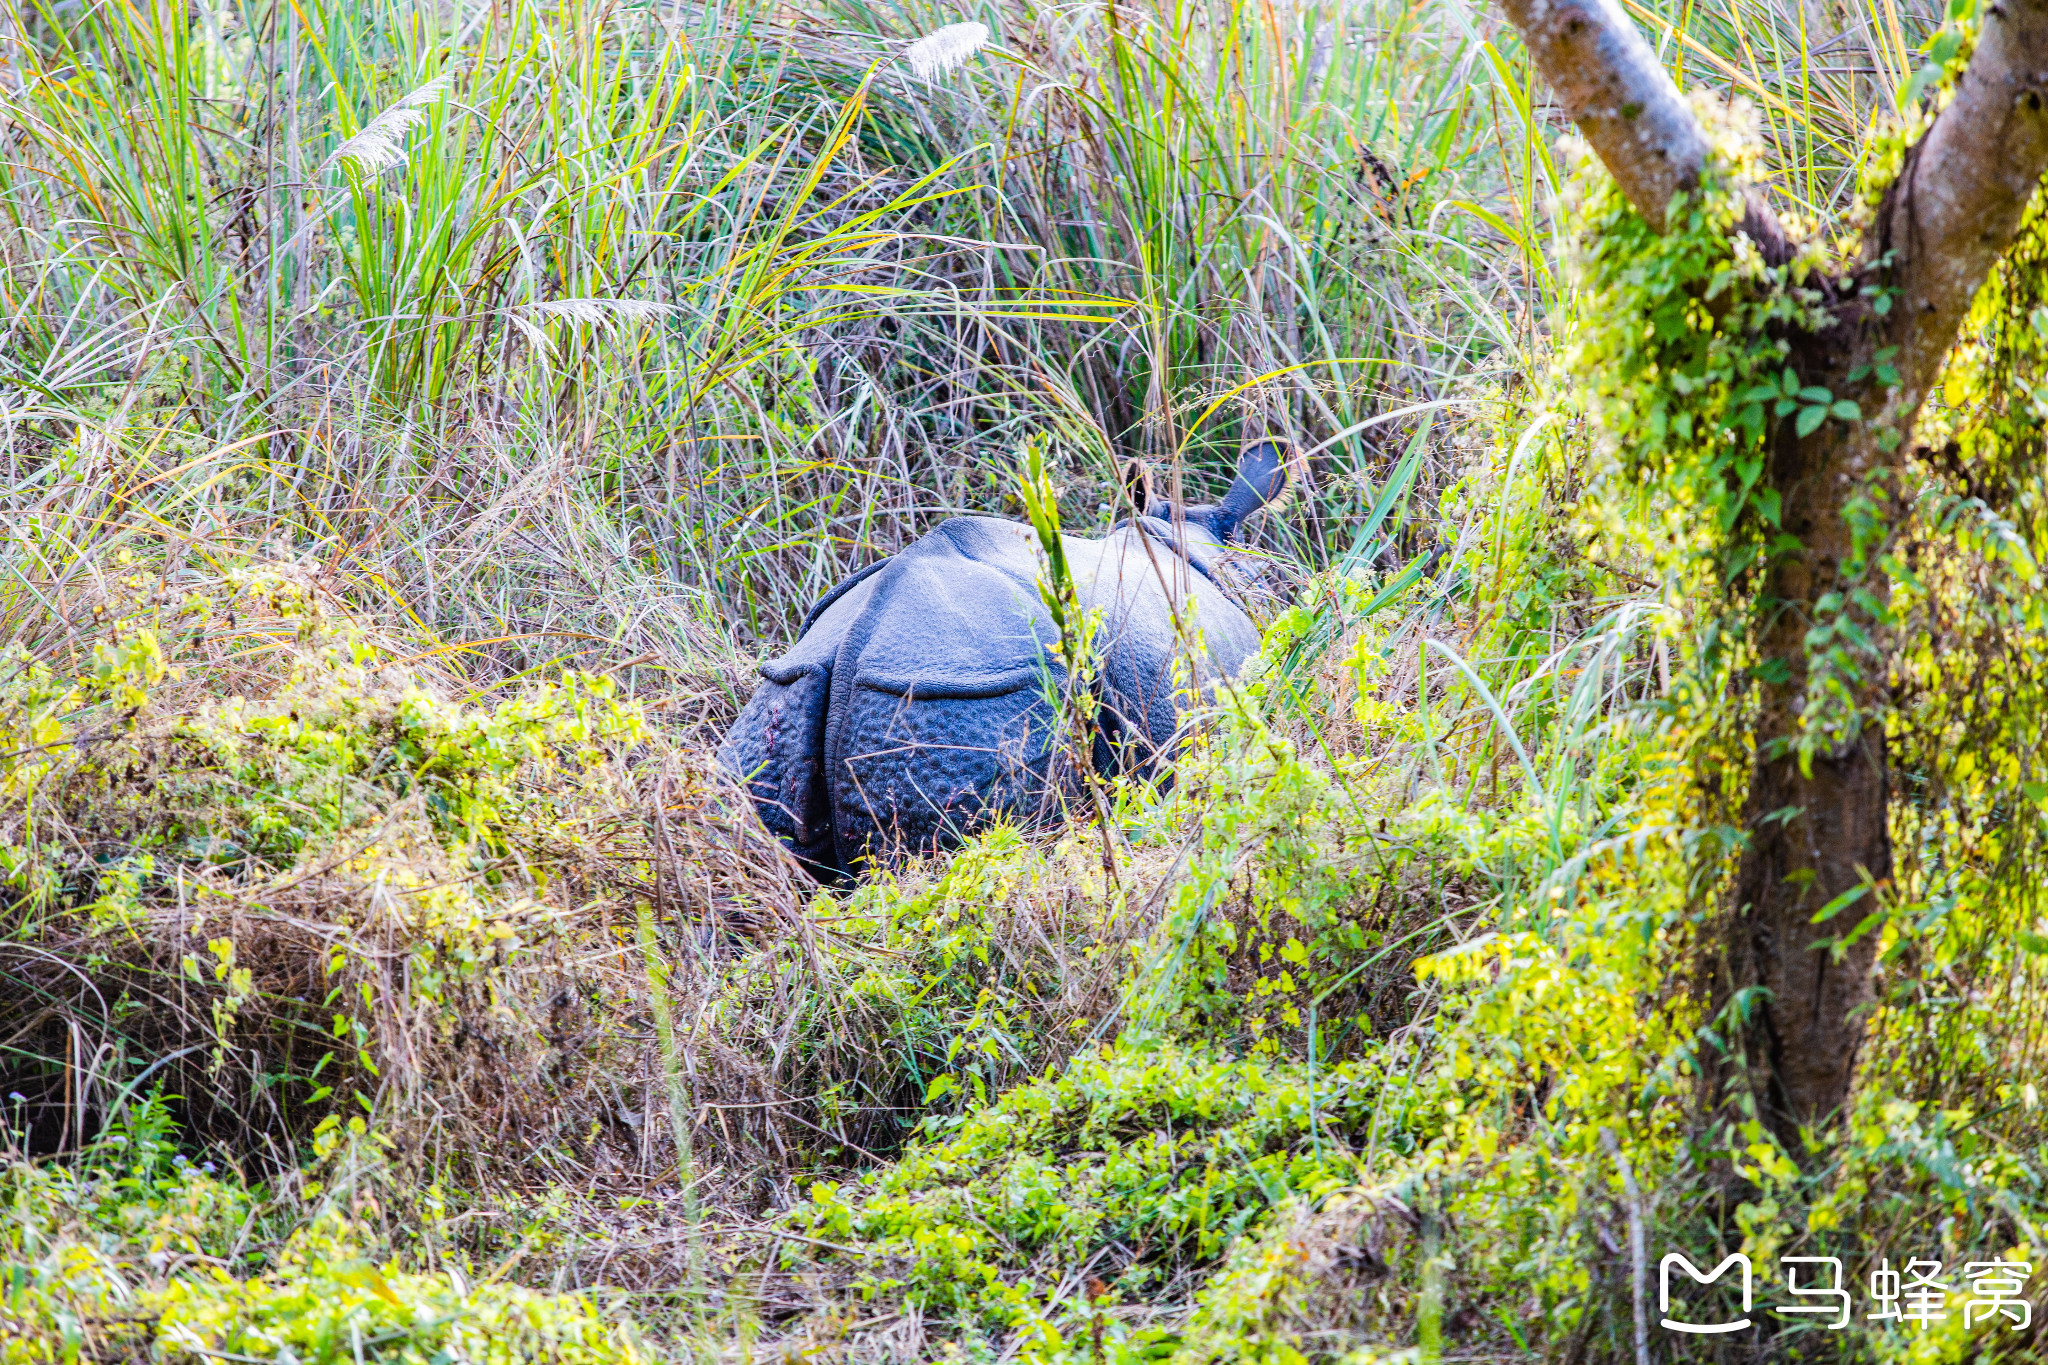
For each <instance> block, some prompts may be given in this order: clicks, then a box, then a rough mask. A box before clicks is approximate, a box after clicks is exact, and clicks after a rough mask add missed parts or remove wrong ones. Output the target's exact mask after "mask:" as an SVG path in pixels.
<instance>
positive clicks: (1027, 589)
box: [719, 447, 1285, 878]
mask: <svg viewBox="0 0 2048 1365" xmlns="http://www.w3.org/2000/svg"><path fill="white" fill-rule="evenodd" d="M1254 449H1255V450H1274V451H1275V453H1274V455H1272V456H1271V457H1270V458H1269V459H1268V460H1267V462H1266V464H1265V465H1257V464H1254V463H1253V461H1252V453H1251V452H1247V462H1248V464H1251V465H1253V467H1252V470H1251V472H1252V474H1253V475H1254V476H1255V477H1257V476H1260V475H1263V476H1264V477H1263V482H1262V483H1261V484H1260V486H1261V487H1265V488H1268V489H1271V490H1273V491H1277V488H1278V486H1280V484H1282V483H1284V478H1285V472H1284V471H1280V472H1278V473H1275V472H1273V471H1274V470H1278V469H1279V464H1278V454H1277V449H1276V448H1272V447H1255V448H1254ZM1268 466H1270V468H1268ZM1265 500H1266V499H1265V497H1264V496H1261V495H1260V494H1259V493H1258V492H1257V491H1255V490H1254V489H1253V488H1252V487H1248V486H1246V484H1245V478H1244V470H1243V468H1241V471H1240V479H1239V482H1238V484H1236V485H1233V488H1232V496H1231V497H1229V498H1226V499H1225V501H1224V503H1223V504H1222V505H1221V506H1220V507H1217V508H1213V509H1208V508H1190V509H1187V511H1186V512H1185V513H1184V514H1183V517H1182V518H1180V519H1178V521H1179V524H1178V525H1176V522H1175V521H1174V520H1168V519H1167V518H1165V517H1161V516H1145V517H1140V518H1138V519H1136V520H1135V521H1132V522H1127V523H1124V524H1122V525H1120V526H1118V527H1117V528H1116V529H1115V530H1113V531H1111V532H1110V533H1109V535H1107V536H1106V537H1104V538H1103V539H1101V540H1083V539H1078V538H1075V537H1071V536H1070V537H1066V538H1065V545H1066V553H1067V558H1068V562H1069V564H1070V566H1071V567H1072V570H1073V573H1074V578H1075V583H1076V586H1077V588H1078V589H1079V591H1080V594H1081V598H1082V602H1083V605H1084V606H1087V607H1091V608H1100V610H1101V612H1102V626H1101V629H1100V630H1099V632H1098V633H1097V636H1096V645H1097V650H1098V653H1099V655H1100V657H1101V663H1102V667H1101V670H1100V677H1099V678H1098V680H1097V693H1098V697H1099V699H1100V703H1101V705H1100V711H1099V715H1100V720H1101V731H1102V738H1101V739H1099V740H1098V741H1097V742H1096V743H1095V745H1094V752H1093V753H1092V754H1091V755H1090V759H1091V761H1092V763H1093V765H1094V766H1095V768H1096V769H1097V770H1098V771H1100V772H1102V773H1104V774H1105V775H1107V774H1113V773H1118V772H1128V773H1137V774H1141V775H1149V774H1150V773H1151V772H1153V771H1154V769H1155V768H1156V766H1157V765H1158V764H1159V763H1160V762H1162V761H1163V760H1164V759H1166V758H1167V757H1168V756H1169V754H1170V751H1171V746H1172V743H1173V739H1174V735H1175V732H1176V730H1177V729H1178V728H1179V725H1180V718H1181V714H1182V712H1184V711H1185V710H1186V709H1187V707H1188V706H1189V705H1190V703H1191V702H1193V701H1194V700H1195V699H1196V698H1197V697H1198V696H1200V695H1202V694H1205V693H1206V692H1207V691H1208V690H1209V689H1211V688H1213V686H1214V685H1215V684H1216V683H1217V682H1218V681H1219V680H1221V679H1224V678H1227V677H1230V676H1232V675H1233V674H1235V673H1236V672H1237V671H1238V670H1239V669H1240V668H1242V667H1243V666H1244V664H1245V663H1246V662H1247V661H1248V660H1249V659H1250V658H1251V657H1252V656H1253V655H1254V654H1256V653H1257V652H1258V648H1259V631H1258V628H1257V626H1256V625H1254V624H1253V622H1252V620H1251V619H1250V617H1248V616H1247V615H1246V614H1245V612H1244V611H1243V610H1242V609H1241V608H1240V607H1239V606H1238V605H1237V604H1236V602H1234V601H1233V600H1232V599H1231V597H1230V596H1229V595H1227V594H1226V593H1225V592H1224V591H1223V589H1222V588H1220V587H1218V586H1217V584H1216V582H1214V581H1212V579H1211V577H1210V574H1211V573H1214V572H1216V571H1217V569H1218V566H1219V564H1220V562H1221V558H1222V556H1223V555H1224V554H1225V552H1226V542H1225V536H1226V535H1227V534H1228V533H1229V532H1230V531H1231V530H1232V529H1234V528H1235V527H1236V526H1237V525H1238V524H1239V523H1240V522H1241V520H1242V518H1243V517H1244V516H1246V515H1248V514H1249V512H1250V511H1252V510H1256V508H1257V507H1258V506H1259V505H1260V504H1261V503H1262V502H1264V501H1265ZM1148 510H1151V511H1154V512H1158V511H1164V510H1167V509H1163V508H1159V507H1153V508H1151V509H1148ZM1219 530H1220V531H1221V532H1223V534H1221V535H1219V534H1218V533H1217V532H1218V531H1219ZM1041 572H1042V568H1041V560H1040V558H1039V554H1038V549H1037V541H1036V538H1035V536H1034V535H1033V533H1032V531H1031V530H1030V528H1029V527H1026V526H1022V525H1019V524H1017V523H1015V522H1010V521H1004V520H1001V519H999V518H995V517H956V518H954V519H953V520H950V521H947V522H944V523H942V524H941V525H939V526H938V527H937V528H935V529H934V530H933V531H931V532H930V533H929V534H928V535H926V536H925V537H924V538H922V539H921V540H919V541H917V542H916V543H915V544H913V545H911V546H910V547H909V548H908V549H906V550H904V551H902V552H901V553H899V554H897V555H895V556H894V557H893V558H890V559H886V560H883V561H882V562H881V563H879V564H876V565H871V566H870V567H869V568H867V569H866V570H863V571H862V572H861V573H859V574H856V575H855V576H854V577H853V578H851V579H848V580H847V581H846V582H845V583H842V584H841V585H840V586H839V587H837V588H835V589H834V590H833V591H832V592H831V593H830V594H828V595H827V596H826V597H825V599H824V600H823V601H821V602H820V603H819V604H818V606H817V607H815V608H813V609H812V614H811V619H810V620H809V621H808V622H807V623H806V626H805V629H804V632H803V634H802V636H801V638H799V639H798V641H797V642H796V644H795V646H793V647H792V648H791V649H790V650H789V652H788V653H786V654H784V655H783V656H782V657H781V658H780V659H776V660H774V661H772V662H770V663H767V664H764V665H762V667H761V677H762V684H761V687H760V689H759V690H758V691H757V692H756V693H755V694H754V697H753V699H752V700H751V701H750V702H749V703H748V704H747V706H746V709H745V710H743V711H742V712H741V713H740V716H739V719H738V720H737V721H736V722H735V723H734V725H733V728H732V731H731V732H730V733H729V734H728V735H727V737H726V740H725V743H724V745H723V746H722V747H721V748H720V750H719V761H720V762H721V764H722V765H723V766H724V767H725V768H726V769H727V770H728V771H729V772H731V773H733V774H734V775H735V776H737V777H739V778H741V779H743V780H745V781H747V782H748V784H749V786H750V789H751V791H752V793H753V796H754V802H755V805H756V807H757V809H758V810H759V811H760V814H761V819H762V821H763V822H764V823H765V824H766V825H767V827H768V828H769V830H770V831H772V832H773V833H774V834H775V835H776V836H777V837H778V838H780V839H781V840H782V841H783V842H784V843H785V844H787V845H788V846H789V847H790V848H791V850H792V851H794V852H795V853H796V854H797V856H798V857H799V858H801V859H802V860H803V861H804V862H805V863H806V864H807V865H809V866H810V867H811V868H812V869H813V870H814V871H815V872H817V873H818V874H820V875H821V876H824V877H827V878H831V877H835V876H840V875H847V874H851V873H853V872H855V871H857V870H858V869H859V868H860V867H861V866H862V865H863V864H864V863H873V862H886V861H887V860H889V858H890V857H892V856H893V855H895V854H897V853H900V852H923V851H929V850H932V849H936V848H941V847H946V846H949V845H952V844H955V843H957V842H959V840H961V839H962V838H964V837H966V836H967V835H969V834H972V833H973V832H974V831H975V830H977V829H978V828H981V827H982V826H985V825H986V824H987V823H989V822H990V821H991V820H993V819H995V818H997V817H999V816H1001V817H1008V818H1010V819H1012V820H1016V821H1018V822H1019V823H1021V824H1024V825H1027V826H1030V825H1037V824H1042V823H1045V822H1047V821H1049V820H1053V819H1056V818H1058V816H1059V814H1060V812H1061V810H1062V809H1063V807H1064V805H1065V804H1066V803H1067V802H1068V801H1069V800H1071V798H1072V797H1073V796H1074V795H1075V794H1076V791H1075V775H1074V774H1073V773H1071V772H1069V771H1067V769H1068V767H1069V766H1070V765H1068V764H1066V763H1065V762H1064V761H1063V760H1062V759H1061V758H1060V750H1061V743H1060V737H1059V735H1058V734H1057V733H1056V731H1057V727H1058V715H1057V712H1056V710H1055V708H1054V706H1053V704H1052V701H1051V700H1050V699H1051V698H1053V697H1056V696H1058V695H1059V694H1060V692H1061V690H1062V689H1063V688H1064V686H1065V683H1066V670H1065V668H1064V667H1063V666H1062V665H1061V664H1060V663H1059V662H1058V661H1057V660H1056V659H1055V658H1054V657H1053V651H1052V648H1051V646H1052V645H1053V643H1054V642H1055V641H1056V640H1057V638H1058V632H1057V631H1056V629H1055V628H1054V626H1053V621H1052V616H1051V613H1050V612H1049V611H1047V609H1046V607H1045V604H1044V602H1043V601H1042V600H1041V599H1040V597H1039V592H1038V577H1039V574H1040V573H1041ZM1177 616H1178V617H1179V618H1180V620H1179V622H1178V624H1177V623H1176V617H1177Z"/></svg>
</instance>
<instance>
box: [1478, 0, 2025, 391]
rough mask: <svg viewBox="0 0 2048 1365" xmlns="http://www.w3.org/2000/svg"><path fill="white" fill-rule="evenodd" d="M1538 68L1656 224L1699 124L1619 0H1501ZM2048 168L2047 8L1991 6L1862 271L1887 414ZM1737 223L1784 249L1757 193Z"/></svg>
mask: <svg viewBox="0 0 2048 1365" xmlns="http://www.w3.org/2000/svg"><path fill="white" fill-rule="evenodd" d="M1500 6H1501V9H1502V10H1503V11H1504V12H1505V13H1506V14H1507V16H1508V18H1509V19H1510V20H1511V21H1512V22H1513V23H1514V25H1515V27H1516V28H1518V29H1520V30H1521V33H1522V41H1523V43H1524V44H1525V45H1526V46H1527V48H1528V50H1529V54H1530V56H1531V57H1532V58H1533V59H1534V61H1535V63H1536V67H1537V69H1538V70H1539V71H1541V72H1542V73H1543V78H1544V80H1545V81H1547V82H1548V83H1549V85H1550V87H1551V89H1552V90H1553V91H1554V92H1555V93H1556V95H1557V97H1558V100H1559V102H1560V103H1561V104H1562V105H1563V106H1564V111H1565V113H1566V114H1567V115H1569V116H1570V118H1571V120H1572V122H1574V123H1575V124H1577V125H1578V128H1579V132H1580V133H1581V134H1582V135H1583V136H1584V137H1585V139H1586V141H1587V142H1588V143H1590V144H1591V145H1592V148H1593V151H1594V152H1595V153H1596V154H1597V155H1598V156H1599V157H1600V160H1601V162H1602V163H1603V164H1605V165H1606V167H1607V170H1608V173H1609V174H1611V175H1612V176H1613V177H1614V179H1615V183H1616V184H1617V185H1619V186H1620V188H1621V191H1622V193H1623V194H1625V195H1626V196H1627V197H1628V201H1629V203H1631V204H1632V205H1634V206H1635V209H1636V211H1637V212H1638V213H1640V214H1642V215H1643V217H1644V218H1645V219H1646V220H1647V221H1648V222H1649V223H1650V225H1651V226H1652V227H1654V228H1656V229H1657V230H1658V231H1660V232H1661V231H1662V230H1663V228H1664V216H1665V211H1666V209H1667V207H1668V206H1669V205H1670V203H1671V197H1672V196H1673V195H1674V194H1677V193H1679V192H1680V191H1683V190H1690V189H1693V188H1695V187H1696V186H1697V185H1698V184H1699V179H1700V173H1701V170H1702V168H1703V167H1704V165H1705V163H1706V157H1707V152H1708V142H1707V137H1706V133H1705V131H1704V130H1703V129H1702V128H1701V127H1700V125H1699V122H1698V120H1696V119H1695V118H1694V117H1693V114H1692V110H1691V109H1690V108H1688V107H1687V105H1686V102H1685V99H1684V97H1683V96H1682V95H1680V94H1679V91H1678V87H1677V86H1676V85H1675V84H1674V83H1673V82H1672V80H1671V77H1670V76H1669V75H1668V74H1667V73H1666V72H1665V70H1664V66H1663V64H1662V63H1661V62H1659V61H1658V60H1657V56H1656V54H1655V53H1654V52H1652V51H1651V50H1650V46H1649V44H1648V43H1646V42H1644V41H1643V36H1642V34H1641V33H1639V32H1637V30H1636V27H1635V25H1634V24H1633V23H1631V22H1630V21H1629V19H1628V17H1627V16H1626V15H1624V14H1623V13H1622V11H1621V8H1620V6H1619V5H1618V4H1617V3H1616V0H1500ZM2044 169H2048V0H1990V3H1988V4H1987V7H1986V10H1985V13H1984V19H1983V24H1982V27H1981V29H1980V30H1979V34H1978V41H1977V50H1976V52H1975V54H1974V55H1973V56H1972V57H1971V59H1970V65H1969V69H1968V70H1967V71H1966V72H1965V73H1964V74H1963V76H1962V78H1961V79H1960V80H1959V81H1958V82H1957V85H1956V91H1955V98H1954V99H1953V100H1952V101H1951V102H1950V103H1949V105H1948V107H1947V108H1946V109H1944V110H1943V111H1942V113H1941V114H1940V116H1939V117H1938V118H1936V119H1935V121H1934V126H1933V127H1932V128H1930V129H1929V130H1928V131H1927V134H1926V136H1924V137H1923V138H1921V140H1920V142H1919V143H1918V145H1916V146H1915V147H1914V148H1913V149H1912V151H1911V152H1910V153H1909V154H1908V156H1907V158H1906V164H1905V168H1904V170H1903V171H1902V172H1901V174H1900V176H1899V179H1898V181H1897V182H1896V183H1895V184H1894V185H1893V186H1892V189H1891V191H1890V192H1889V193H1888V194H1887V196H1886V198H1885V202H1884V204H1883V206H1882V208H1881V209H1880V211H1879V213H1878V217H1877V221H1876V222H1875V224H1874V225H1873V230H1872V234H1871V240H1870V243H1869V259H1868V264H1870V265H1872V266H1875V267H1877V268H1878V270H1879V271H1880V272H1881V277H1882V278H1884V279H1886V280H1887V281H1888V282H1889V283H1890V285H1891V286H1892V287H1894V288H1895V289H1896V290H1897V291H1898V292H1897V296H1896V299H1895V303H1896V305H1897V307H1896V308H1894V309H1893V310H1892V311H1891V313H1890V314H1889V316H1888V317H1886V319H1885V321H1884V322H1883V323H1882V324H1881V326H1880V328H1879V330H1880V331H1881V332H1882V333H1884V334H1885V335H1883V336H1882V341H1883V343H1885V344H1892V345H1897V346H1898V347H1899V348H1900V355H1899V360H1898V362H1897V366H1898V370H1899V373H1900V377H1901V380H1902V381H1903V382H1902V384H1901V387H1900V392H1899V393H1898V394H1897V395H1896V396H1895V398H1894V400H1893V402H1892V405H1891V406H1892V411H1893V412H1894V413H1895V414H1898V415H1899V416H1901V417H1905V418H1908V419H1910V416H1911V414H1912V413H1913V412H1914V411H1915V410H1917V409H1918V407H1919V405H1920V403H1921V400H1922V399H1923V398H1924V397H1925V396H1926V391H1927V386H1928V385H1929V384H1931V383H1932V382H1933V379H1934V375H1935V373H1936V371H1938V370H1939V369H1940V367H1941V361H1942V357H1943V356H1944V355H1945V354H1946V353H1947V350H1948V347H1949V345H1950V343H1951V342H1953V341H1954V340H1955V336H1956V331H1957V329H1958V328H1959V327H1960V326H1961V325H1962V320H1963V315H1964V314H1965V313H1966V312H1967V311H1968V310H1969V306H1970V300H1971V299H1972V298H1973V297H1974V296H1975V295H1976V292H1977V290H1978V288H1979V287H1980V286H1981V285H1982V284H1983V283H1984V281H1985V279H1986V278H1987V277H1988V276H1989V275H1990V273H1991V267H1992V266H1993V265H1994V264H1996V263H1997V261H1998V258H1999V256H2000V255H2002V254H2003V253H2004V251H2005V249H2006V248H2007V247H2008V246H2010V245H2011V244H2012V238H2013V234H2014V233H2015V232H2016V231H2017V230H2018V228H2019V221H2020V215H2021V214H2022V213H2023V212H2024V211H2025V209H2026V206H2027V202H2028V200H2029V199H2030V198H2031V197H2032V195H2033V193H2034V191H2035V189H2036V187H2037V186H2039V184H2040V183H2041V176H2042V172H2043V171H2044ZM1742 229H1743V230H1744V231H1746V232H1748V233H1749V234H1750V236H1751V237H1753V238H1755V239H1757V241H1758V244H1759V245H1760V246H1762V247H1763V248H1764V252H1765V254H1766V256H1775V255H1780V254H1781V253H1782V243H1783V237H1782V234H1781V233H1780V231H1779V229H1778V226H1777V223H1776V221H1775V220H1774V219H1773V218H1772V217H1771V215H1770V213H1769V212H1768V211H1767V210H1765V209H1764V208H1763V207H1762V206H1761V204H1760V203H1759V202H1757V201H1756V199H1755V198H1754V197H1752V199H1751V203H1750V208H1749V212H1748V214H1747V215H1746V216H1745V218H1744V219H1743V222H1742Z"/></svg>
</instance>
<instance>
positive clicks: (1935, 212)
mask: <svg viewBox="0 0 2048 1365" xmlns="http://www.w3.org/2000/svg"><path fill="white" fill-rule="evenodd" d="M2044 170H2048V0H1994V2H1993V3H1988V4H1987V5H1986V8H1985V13H1984V20H1983V26H1982V28H1981V29H1980V30H1979V31H1978V36H1977V50H1976V52H1975V53H1974V54H1973V55H1972V56H1971V58H1970V65H1969V69H1968V70H1966V71H1965V72H1964V73H1963V75H1962V77H1961V79H1960V80H1958V81H1957V82H1956V90H1955V98H1954V99H1953V100H1951V101H1950V102H1949V106H1948V107H1947V108H1946V109H1944V110H1942V112H1941V115H1940V116H1939V117H1938V118H1936V119H1935V121H1934V126H1933V127H1932V128H1929V129H1928V130H1927V134H1926V136H1924V137H1922V138H1921V139H1920V141H1919V143H1918V144H1917V145H1916V146H1914V147H1913V149H1912V150H1911V151H1910V152H1908V153H1907V156H1906V163H1905V167H1904V168H1903V169H1902V170H1901V171H1900V173H1899V178H1898V179H1897V180H1896V181H1895V182H1893V184H1892V187H1891V190H1890V192H1889V193H1888V194H1887V195H1886V196H1885V200H1884V203H1883V205H1882V206H1881V207H1880V208H1879V211H1878V217H1877V221H1876V222H1875V223H1874V224H1873V226H1872V234H1871V238H1872V240H1871V243H1870V251H1871V255H1872V257H1873V260H1874V261H1875V262H1877V263H1878V264H1880V265H1882V264H1883V257H1884V256H1885V254H1886V253H1890V254H1891V256H1892V260H1891V263H1890V267H1889V276H1890V283H1891V284H1892V285H1893V286H1894V287H1896V288H1897V290H1898V295H1897V300H1896V303H1897V305H1898V306H1897V307H1895V309H1894V311H1893V313H1892V318H1891V326H1890V328H1889V329H1888V330H1889V332H1890V336H1889V337H1888V338H1887V340H1888V341H1889V342H1891V343H1892V344H1895V345H1897V346H1899V348H1900V355H1899V361H1898V370H1899V376H1900V380H1901V384H1900V391H1899V393H1898V394H1897V395H1896V397H1895V398H1894V399H1893V404H1892V407H1893V411H1894V412H1896V413H1898V414H1900V415H1901V416H1902V417H1903V416H1909V415H1910V414H1911V413H1912V412H1913V411H1914V410H1915V409H1917V408H1918V407H1919V406H1920V402H1921V400H1922V399H1923V398H1925V397H1926V394H1927V389H1928V387H1929V386H1930V385H1931V384H1932V383H1933V382H1934V376H1935V374H1936V372H1937V371H1939V370H1940V368H1941V363H1942V358H1943V357H1944V356H1945V355H1946V354H1947V352H1948V348H1949V345H1950V343H1951V342H1953V341H1954V340H1955V336H1956V332H1957V330H1958V329H1959V328H1960V327H1961V326H1962V321H1963V316H1964V314H1966V313H1967V312H1968V311H1969V308H1970V300H1971V299H1973V298H1974V297H1976V293H1977V290H1978V288H1979V287H1980V286H1981V285H1982V284H1983V283H1984V281H1985V279H1986V278H1988V277H1989V276H1990V274H1991V268H1992V266H1994V265H1996V264H1997V263H1998V258H1999V257H2000V256H2001V255H2003V254H2004V252H2005V249H2006V248H2007V247H2008V246H2010V245H2011V244H2012V239H2013V235H2014V234H2015V233H2016V232H2017V231H2018V230H2019V225H2020V216H2021V214H2023V213H2024V212H2025V211H2026V207H2027V202H2028V201H2029V200H2030V199H2031V198H2032V197H2033V195H2034V192H2035V190H2036V189H2037V188H2038V187H2039V186H2040V184H2041V176H2042V173H2043V171H2044Z"/></svg>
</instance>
